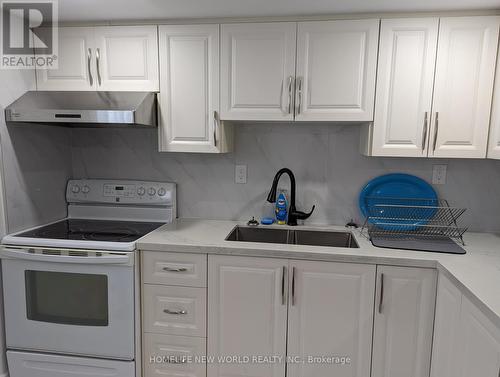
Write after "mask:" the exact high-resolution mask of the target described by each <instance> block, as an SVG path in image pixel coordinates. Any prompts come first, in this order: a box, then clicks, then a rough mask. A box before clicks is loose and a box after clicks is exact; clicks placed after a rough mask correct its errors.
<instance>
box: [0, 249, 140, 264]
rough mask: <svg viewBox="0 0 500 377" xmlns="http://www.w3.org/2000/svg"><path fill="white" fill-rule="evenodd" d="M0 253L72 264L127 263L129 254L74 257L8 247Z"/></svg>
mask: <svg viewBox="0 0 500 377" xmlns="http://www.w3.org/2000/svg"><path fill="white" fill-rule="evenodd" d="M0 255H1V256H2V257H7V258H11V259H23V260H29V261H38V262H52V263H53V262H56V263H72V264H128V263H129V261H130V258H129V256H128V255H125V254H124V255H103V256H101V257H76V256H72V255H48V254H34V253H29V252H27V251H24V249H9V248H5V247H4V248H2V249H1V251H0Z"/></svg>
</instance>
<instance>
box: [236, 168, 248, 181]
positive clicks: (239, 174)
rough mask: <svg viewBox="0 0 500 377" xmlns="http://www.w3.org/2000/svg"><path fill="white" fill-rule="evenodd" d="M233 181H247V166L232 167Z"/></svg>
mask: <svg viewBox="0 0 500 377" xmlns="http://www.w3.org/2000/svg"><path fill="white" fill-rule="evenodd" d="M234 183H240V184H241V183H247V166H246V165H235V167H234Z"/></svg>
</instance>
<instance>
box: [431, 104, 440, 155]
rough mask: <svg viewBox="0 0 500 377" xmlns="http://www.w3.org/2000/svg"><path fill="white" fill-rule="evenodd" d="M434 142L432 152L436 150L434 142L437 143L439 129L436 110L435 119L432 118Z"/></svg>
mask: <svg viewBox="0 0 500 377" xmlns="http://www.w3.org/2000/svg"><path fill="white" fill-rule="evenodd" d="M434 125H435V128H434V143H433V145H432V151H433V152H434V151H435V150H436V143H437V138H438V130H439V113H438V112H437V111H436V119H435V120H434Z"/></svg>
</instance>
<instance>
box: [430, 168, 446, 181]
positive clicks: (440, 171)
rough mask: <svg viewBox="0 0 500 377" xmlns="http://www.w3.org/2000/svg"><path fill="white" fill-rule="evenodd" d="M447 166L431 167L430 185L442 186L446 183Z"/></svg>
mask: <svg viewBox="0 0 500 377" xmlns="http://www.w3.org/2000/svg"><path fill="white" fill-rule="evenodd" d="M447 168H448V165H433V166H432V184H433V185H444V184H445V183H446V169H447Z"/></svg>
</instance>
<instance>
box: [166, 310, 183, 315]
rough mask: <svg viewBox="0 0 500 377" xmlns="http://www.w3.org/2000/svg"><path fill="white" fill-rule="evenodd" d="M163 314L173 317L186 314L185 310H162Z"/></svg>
mask: <svg viewBox="0 0 500 377" xmlns="http://www.w3.org/2000/svg"><path fill="white" fill-rule="evenodd" d="M163 313H165V314H173V315H185V314H187V310H170V309H163Z"/></svg>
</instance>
